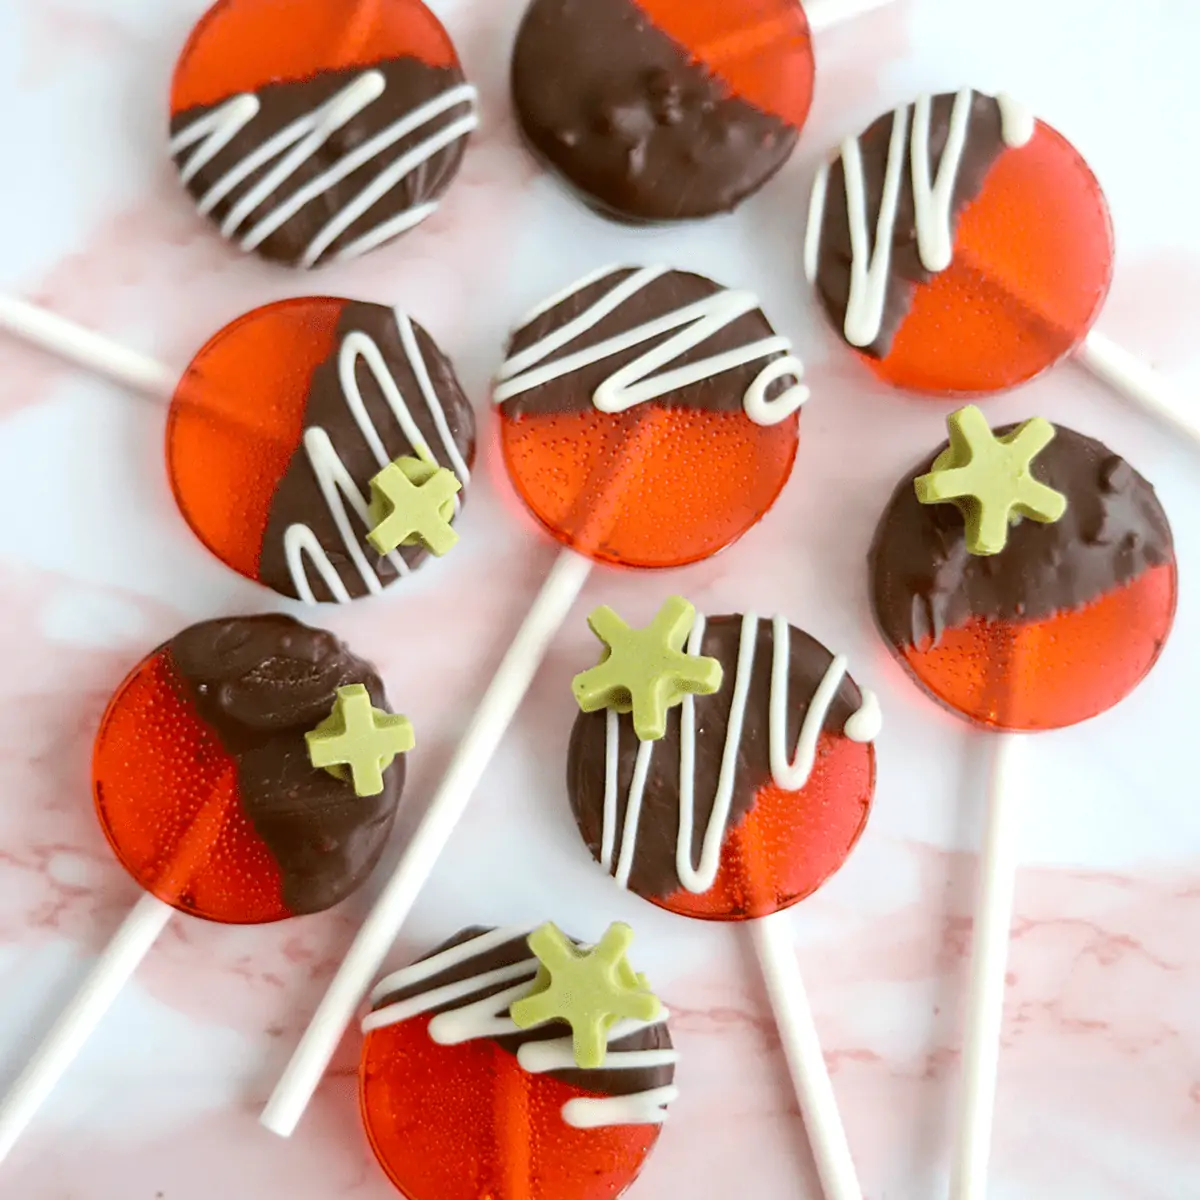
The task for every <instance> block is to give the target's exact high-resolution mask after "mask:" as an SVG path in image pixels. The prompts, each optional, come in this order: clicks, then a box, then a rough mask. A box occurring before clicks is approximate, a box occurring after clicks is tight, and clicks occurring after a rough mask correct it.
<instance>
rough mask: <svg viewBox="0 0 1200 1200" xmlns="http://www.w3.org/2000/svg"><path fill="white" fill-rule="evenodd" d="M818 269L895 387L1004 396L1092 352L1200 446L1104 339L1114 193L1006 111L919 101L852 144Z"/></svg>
mask: <svg viewBox="0 0 1200 1200" xmlns="http://www.w3.org/2000/svg"><path fill="white" fill-rule="evenodd" d="M804 266H805V273H806V275H807V276H808V279H809V281H810V282H811V283H812V284H813V286H814V287H815V289H816V292H817V296H818V298H819V300H820V302H821V304H822V306H823V307H824V309H825V311H826V313H827V315H828V316H829V319H830V321H831V322H832V323H833V326H834V328H835V329H836V330H837V332H838V334H839V335H840V336H841V337H842V338H843V340H844V341H845V342H846V343H847V344H848V345H849V346H850V347H851V348H852V349H854V350H855V351H856V352H857V353H858V355H859V357H860V358H861V359H862V360H863V361H864V362H865V363H866V364H867V365H868V366H869V367H870V369H871V370H872V371H874V372H875V374H876V375H878V376H879V377H880V378H881V379H883V380H885V381H886V382H888V383H891V384H893V385H895V386H896V387H900V388H905V389H908V390H911V391H917V392H926V393H930V394H933V395H946V396H961V395H984V394H990V393H992V392H997V391H1002V390H1005V389H1008V388H1011V387H1015V386H1016V385H1018V384H1020V383H1024V382H1025V381H1026V380H1029V379H1032V378H1033V377H1034V376H1036V375H1039V374H1040V373H1041V372H1042V371H1045V370H1046V369H1047V368H1049V367H1051V366H1053V365H1054V364H1055V363H1057V362H1058V361H1059V360H1060V359H1062V358H1064V357H1066V356H1067V355H1070V354H1072V353H1074V352H1077V357H1078V359H1079V361H1080V362H1081V363H1082V364H1083V365H1084V366H1086V367H1088V368H1089V369H1090V370H1092V371H1093V372H1094V373H1096V374H1097V375H1098V376H1099V377H1100V378H1102V379H1104V380H1105V381H1106V382H1108V383H1110V384H1111V385H1112V386H1113V387H1115V388H1116V389H1117V390H1118V391H1121V392H1123V393H1124V394H1126V395H1127V396H1128V397H1129V398H1131V399H1133V400H1135V401H1136V402H1138V403H1141V404H1143V405H1145V406H1147V407H1148V408H1150V409H1152V410H1153V411H1155V412H1157V413H1158V414H1159V415H1160V416H1164V417H1166V418H1167V419H1169V420H1172V421H1173V422H1175V423H1176V424H1178V425H1179V426H1180V427H1181V428H1183V429H1185V430H1186V431H1187V432H1188V433H1189V434H1191V435H1192V436H1200V432H1198V431H1200V426H1198V425H1197V423H1196V422H1195V421H1194V420H1191V419H1189V417H1188V416H1187V415H1186V414H1187V406H1186V405H1181V404H1180V403H1179V401H1178V399H1177V398H1176V397H1174V396H1173V395H1172V394H1171V390H1170V389H1169V388H1168V387H1167V385H1166V384H1165V382H1164V381H1163V380H1162V379H1161V378H1159V377H1158V376H1157V374H1156V373H1155V372H1154V371H1153V370H1152V369H1151V368H1149V367H1147V366H1146V365H1145V364H1143V363H1139V362H1138V361H1137V360H1136V359H1134V358H1133V357H1132V356H1131V355H1129V354H1128V353H1127V352H1125V351H1122V350H1121V349H1120V348H1119V347H1116V346H1114V345H1113V344H1112V343H1111V342H1109V341H1108V340H1107V339H1106V338H1104V337H1102V336H1101V335H1100V334H1098V333H1096V332H1094V331H1093V329H1092V326H1093V324H1094V322H1095V321H1096V318H1097V317H1098V316H1099V315H1100V310H1101V308H1102V306H1103V304H1104V301H1105V298H1106V297H1107V295H1108V288H1109V283H1110V281H1111V279H1112V270H1113V236H1112V225H1111V222H1110V219H1109V212H1108V205H1107V202H1106V201H1105V198H1104V193H1103V192H1102V191H1101V189H1100V185H1099V183H1098V182H1097V181H1096V178H1095V176H1094V175H1093V174H1092V172H1091V170H1090V169H1089V168H1088V165H1087V163H1086V162H1085V161H1084V159H1083V157H1082V156H1081V155H1080V153H1079V151H1077V150H1076V149H1075V148H1074V146H1072V145H1071V144H1070V142H1068V141H1067V140H1066V139H1065V138H1064V137H1063V136H1062V135H1061V134H1060V133H1058V132H1057V131H1056V130H1054V129H1052V128H1051V127H1050V126H1049V125H1047V124H1045V123H1044V122H1043V121H1039V120H1035V119H1034V117H1033V116H1032V115H1031V114H1030V113H1028V112H1027V111H1026V110H1025V109H1023V108H1022V107H1021V106H1020V105H1019V104H1017V103H1016V102H1015V101H1013V100H1012V99H1011V98H1009V97H1007V96H997V97H992V96H987V95H984V94H983V93H980V92H974V91H972V90H971V89H970V88H964V89H963V90H962V91H959V92H957V93H947V94H943V95H937V96H929V95H922V96H918V97H917V99H916V101H915V102H914V103H913V104H910V105H902V106H901V107H900V108H898V109H896V110H895V111H894V112H891V113H888V114H886V115H885V116H883V117H880V118H879V120H877V121H876V122H875V123H874V124H872V125H871V126H869V127H868V128H867V129H866V130H865V132H863V133H862V134H861V135H860V136H859V137H850V138H847V139H846V140H845V141H844V142H843V143H842V144H841V146H840V147H839V148H838V151H837V153H836V155H835V156H834V157H833V159H832V160H831V161H830V162H829V163H827V164H826V165H824V166H822V167H821V168H820V170H819V171H818V172H817V177H816V182H815V184H814V186H813V191H812V199H811V202H810V207H809V216H808V228H807V233H806V237H805V247H804Z"/></svg>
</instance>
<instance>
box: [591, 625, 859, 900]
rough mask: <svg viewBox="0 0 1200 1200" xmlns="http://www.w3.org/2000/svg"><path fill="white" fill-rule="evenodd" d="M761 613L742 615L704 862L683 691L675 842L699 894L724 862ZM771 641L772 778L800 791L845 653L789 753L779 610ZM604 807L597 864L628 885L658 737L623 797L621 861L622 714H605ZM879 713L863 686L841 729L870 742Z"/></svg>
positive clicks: (682, 871)
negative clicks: (695, 848) (696, 845)
mask: <svg viewBox="0 0 1200 1200" xmlns="http://www.w3.org/2000/svg"><path fill="white" fill-rule="evenodd" d="M758 624H759V618H758V617H757V616H756V615H755V614H754V613H747V614H746V615H745V616H743V617H742V631H741V637H740V638H739V641H738V658H737V667H736V669H735V671H734V680H733V698H732V700H731V702H730V709H729V723H728V726H727V728H726V735H725V746H724V749H723V751H722V754H721V767H720V770H719V772H718V775H717V791H716V795H715V796H714V798H713V804H712V811H711V813H710V814H709V818H708V825H707V826H706V827H705V830H704V841H703V843H702V844H701V850H700V862H699V864H696V863H693V861H692V839H693V833H694V830H695V787H696V701H695V698H694V697H693V696H685V697H684V700H683V705H682V709H681V712H680V718H679V720H680V726H679V831H678V836H677V838H676V842H675V872H676V874H677V875H678V876H679V882H680V884H681V885H682V886H683V887H684V888H685V889H686V890H687V891H689V892H692V893H693V894H696V895H699V894H700V893H702V892H706V891H708V889H709V888H711V887H712V886H713V884H714V883H715V882H716V879H717V873H718V872H719V870H720V867H721V848H722V846H723V844H724V842H725V833H726V830H727V827H728V824H729V813H730V809H731V807H732V803H733V787H734V783H735V781H736V776H737V767H738V760H739V758H740V757H741V748H742V734H743V730H744V727H745V720H746V707H747V704H748V702H749V698H750V681H751V676H752V673H753V670H754V656H755V651H756V649H757V646H758ZM705 628H706V620H705V617H704V616H703V615H702V614H700V613H697V614H696V623H695V625H694V626H693V627H692V632H691V635H690V636H689V638H688V644H687V652H688V653H689V654H699V653H700V648H701V646H702V644H703V641H704V630H705ZM771 628H772V634H773V641H774V646H773V650H772V659H771V693H770V701H769V705H770V706H769V709H768V730H769V754H770V764H771V778H772V780H773V782H774V783H775V785H776V787H779V788H782V789H783V790H785V791H789V792H798V791H800V790H801V789H802V788H803V787H804V786H805V785H806V784H807V783H808V780H809V776H810V775H811V774H812V769H813V766H814V764H815V762H816V757H817V745H818V742H819V740H820V737H821V731H822V730H823V729H824V728H825V721H826V719H827V718H828V716H829V710H830V708H831V707H832V706H833V702H834V700H835V699H836V697H837V693H838V688H839V687H841V685H842V679H843V678H844V677H845V674H846V666H847V664H846V659H845V658H844V657H843V656H842V655H840V654H839V655H836V656H835V657H834V659H833V661H832V662H831V663H830V664H829V669H828V670H827V671H826V672H825V675H824V678H822V680H821V682H820V684H819V685H818V687H817V690H816V692H815V693H814V694H813V697H812V700H811V701H810V702H809V705H808V711H807V713H806V714H805V717H804V723H803V725H802V726H801V728H800V736H799V738H798V739H797V741H796V747H795V751H794V752H793V753H792V754H791V757H790V758H789V750H788V745H787V724H788V673H789V667H790V664H791V626H790V625H788V623H787V621H786V620H785V619H784V618H783V617H775V618H774V620H773V622H772V625H771ZM605 717H606V721H607V725H606V730H605V756H604V758H605V769H604V814H603V826H602V833H601V843H600V865H601V866H602V867H603V868H604V869H605V870H606V871H610V872H612V873H613V875H614V876H615V878H616V880H617V882H618V883H619V884H620V885H621V886H622V887H628V886H629V876H630V874H631V872H632V870H633V860H634V856H635V855H636V854H637V837H638V826H639V823H640V821H641V813H642V801H643V798H644V796H645V791H646V780H647V778H648V777H649V774H650V765H651V763H652V761H653V758H654V748H655V745H656V744H657V743H655V742H642V743H641V744H640V745H639V746H638V752H637V758H636V759H635V760H634V768H633V778H632V780H630V786H629V794H628V795H627V797H626V803H625V820H624V823H623V824H622V826H621V830H620V833H621V844H620V854H619V857H618V858H617V863H616V867H615V869H614V867H613V855H614V853H615V852H616V850H617V832H618V830H617V825H618V822H617V792H618V790H619V789H618V775H619V766H620V753H621V725H620V718H619V717H618V715H617V713H616V712H614V711H613V710H612V709H609V710H608V711H607V712H606V714H605ZM880 726H881V717H880V712H879V701H878V700H877V699H876V698H875V695H874V693H873V692H870V691H867V689H866V688H864V689H862V707H861V708H860V709H859V710H858V712H856V713H854V714H853V715H852V716H851V717H850V719H849V720H848V721H847V722H846V725H845V729H844V731H843V732H844V733H845V735H846V737H848V738H850V740H851V741H855V742H873V741H874V740H875V738H876V737H878V736H879V730H880Z"/></svg>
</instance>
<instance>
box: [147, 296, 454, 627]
mask: <svg viewBox="0 0 1200 1200" xmlns="http://www.w3.org/2000/svg"><path fill="white" fill-rule="evenodd" d="M474 458H475V418H474V413H473V411H472V409H471V404H470V401H469V400H468V399H467V397H466V396H465V395H464V393H463V390H462V388H461V386H460V385H459V382H458V379H457V377H456V376H455V373H454V368H453V366H452V365H451V363H450V361H449V359H447V358H446V356H445V355H444V354H443V353H442V351H441V350H440V349H439V348H438V346H437V345H436V344H435V343H434V341H433V339H432V338H431V337H430V336H429V335H428V334H427V333H426V332H425V330H423V329H422V328H421V327H420V326H419V325H418V324H416V322H414V321H412V320H410V318H409V317H407V316H406V315H405V314H404V313H402V312H400V311H399V310H396V309H391V308H388V307H386V306H384V305H381V304H363V303H359V302H356V301H352V300H336V299H332V298H329V297H303V298H301V299H296V300H283V301H280V302H278V303H276V304H269V305H267V306H266V307H264V308H258V309H255V310H253V311H252V312H249V313H247V314H245V315H244V316H242V317H239V318H238V319H237V320H236V321H234V322H232V323H231V324H229V325H227V326H226V327H225V328H224V329H222V330H221V331H220V332H219V333H217V334H216V335H215V336H214V337H213V338H211V339H210V340H209V342H208V344H207V345H206V346H204V348H203V349H202V350H200V352H199V353H198V354H197V355H196V357H195V358H194V359H193V360H192V363H191V365H190V366H189V367H188V369H187V371H186V372H185V373H184V375H183V378H182V379H181V380H180V382H179V385H178V387H177V388H176V390H175V393H174V398H173V399H172V402H171V410H170V414H169V416H168V419H167V469H168V473H169V475H170V479H171V487H172V490H173V491H174V493H175V498H176V500H177V502H178V504H179V507H180V511H181V512H182V513H183V515H184V517H185V518H186V520H187V522H188V524H189V525H190V526H191V527H192V529H193V530H194V531H195V533H196V536H197V537H199V538H200V540H201V541H202V542H203V543H204V544H205V545H206V546H207V547H208V548H209V549H210V550H211V551H212V552H213V553H214V554H215V555H216V556H217V557H218V558H220V559H221V561H222V562H224V563H225V564H226V565H228V566H230V567H232V568H233V569H234V570H235V571H238V572H239V573H240V574H242V575H245V576H246V577H247V578H250V579H253V580H256V581H257V582H259V583H263V584H265V585H266V586H268V587H270V588H274V589H275V590H276V591H278V592H280V593H282V594H283V595H285V596H292V597H295V598H297V599H300V600H304V601H306V602H308V603H310V604H313V603H317V602H320V601H334V600H336V601H339V602H342V603H347V602H349V601H350V600H353V599H356V598H358V597H361V596H367V595H378V594H379V593H380V592H382V591H383V589H384V588H385V587H386V586H387V585H388V584H390V583H392V582H394V581H395V580H397V579H399V578H403V577H404V576H407V575H408V574H410V573H411V572H412V571H413V570H414V569H415V568H416V567H417V566H419V565H420V563H421V562H422V561H423V560H424V559H426V558H427V557H428V555H429V553H430V552H432V553H434V554H445V553H446V552H447V551H448V550H450V549H451V548H452V547H453V546H454V544H455V542H456V541H457V534H455V532H454V531H453V529H452V528H451V524H452V521H453V517H454V515H455V512H456V504H457V502H458V501H459V500H460V499H461V494H460V493H461V491H462V489H463V488H464V487H465V486H466V485H467V484H468V483H469V482H470V478H471V473H470V467H471V464H472V463H473V462H474Z"/></svg>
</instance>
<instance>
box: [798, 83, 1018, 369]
mask: <svg viewBox="0 0 1200 1200" xmlns="http://www.w3.org/2000/svg"><path fill="white" fill-rule="evenodd" d="M974 94H975V93H974V92H972V90H971V89H970V88H963V89H962V90H961V91H960V92H958V93H957V94H956V95H955V97H954V104H953V107H952V108H951V111H950V125H949V129H948V131H947V135H946V145H945V149H944V150H943V151H942V157H941V160H940V161H939V163H938V165H937V170H936V172H935V173H934V174H933V176H932V178H931V175H930V172H931V169H932V168H931V165H930V159H931V157H932V152H931V149H930V117H931V114H932V111H933V97H931V96H929V95H921V96H918V97H917V99H916V101H915V102H914V103H913V104H912V105H911V106H910V105H901V106H900V107H899V108H898V109H896V110H895V112H894V113H893V114H892V135H891V139H890V141H889V142H888V157H887V165H886V168H885V170H884V178H883V192H882V195H881V197H880V203H879V215H878V217H877V218H876V221H875V238H874V242H872V240H871V234H870V231H869V229H868V227H867V210H868V204H867V194H866V185H865V181H864V177H863V161H862V148H861V146H860V145H859V139H858V138H856V137H850V138H847V139H846V140H845V141H844V142H842V144H841V147H840V152H839V155H838V157H840V158H841V161H842V171H843V174H844V176H845V182H846V210H847V213H848V215H849V221H850V293H849V298H848V299H847V302H846V317H845V323H844V325H843V333H844V335H845V338H846V341H848V342H849V343H850V345H852V346H869V345H871V343H872V342H874V341H875V340H876V338H878V337H879V332H880V330H881V329H882V327H883V310H884V305H885V303H886V301H887V284H888V276H889V273H890V271H891V258H892V237H893V234H894V232H895V227H896V214H897V211H898V208H899V204H900V196H901V193H902V191H903V186H902V184H903V177H904V171H905V168H906V166H907V169H908V171H909V173H910V178H911V182H912V191H913V202H914V219H915V224H916V232H917V250H918V252H919V254H920V257H921V265H922V266H923V267H924V268H925V269H926V270H927V271H930V272H933V273H935V274H936V273H937V272H939V271H944V270H945V269H946V268H947V267H948V266H949V265H950V263H951V262H952V261H953V257H954V229H953V221H954V211H953V210H954V189H955V185H956V184H957V182H958V173H959V170H960V168H961V167H962V160H963V154H964V151H965V150H966V144H967V134H968V131H969V126H970V121H971V105H972V101H973V98H974ZM995 102H996V105H997V107H998V108H999V110H1000V136H1001V139H1002V140H1003V142H1004V144H1005V145H1006V146H1008V147H1011V148H1013V149H1015V148H1017V147H1020V146H1023V145H1025V143H1026V142H1028V141H1029V140H1030V138H1032V137H1033V134H1034V130H1035V128H1036V123H1035V121H1034V118H1033V116H1032V114H1031V113H1029V112H1028V110H1026V109H1024V108H1022V107H1021V105H1019V104H1018V103H1017V102H1016V101H1014V100H1013V99H1012V98H1011V97H1009V96H1005V95H999V96H996V97H995ZM910 119H911V122H912V135H911V137H910V136H909V121H910ZM835 161H836V160H835ZM829 168H830V164H828V163H826V164H824V165H822V166H821V168H820V169H819V170H818V171H817V177H816V180H815V182H814V183H813V190H812V197H811V199H810V201H809V209H808V228H807V230H806V231H805V238H804V272H805V275H807V277H808V279H809V282H812V281H813V280H815V279H816V277H817V271H818V270H819V268H820V255H821V231H822V228H823V226H824V221H825V209H826V205H827V203H828V191H829Z"/></svg>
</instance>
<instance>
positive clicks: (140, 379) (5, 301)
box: [0, 296, 179, 400]
mask: <svg viewBox="0 0 1200 1200" xmlns="http://www.w3.org/2000/svg"><path fill="white" fill-rule="evenodd" d="M0 330H4V331H5V332H6V333H10V334H12V335H13V337H16V338H20V339H21V340H22V341H25V342H29V343H30V344H31V345H34V346H37V347H39V348H40V349H42V350H45V351H47V352H48V353H50V354H53V355H55V356H57V357H58V358H62V359H65V360H66V361H67V362H70V363H74V364H75V365H76V366H77V367H83V368H84V369H85V370H88V371H94V372H95V373H96V374H97V375H100V376H102V377H103V378H105V379H108V380H111V381H112V382H113V383H118V384H121V385H122V386H124V387H127V388H130V389H132V390H133V391H135V392H141V393H144V394H145V395H148V396H153V397H155V398H157V399H160V400H170V398H171V396H172V394H173V393H174V391H175V385H176V384H177V383H178V382H179V376H178V374H177V373H176V372H174V371H171V370H169V369H168V368H167V367H164V366H163V365H162V364H161V363H156V362H155V361H154V360H153V359H150V358H146V357H144V356H143V355H141V354H138V353H137V352H136V351H133V350H126V349H125V347H124V346H119V345H117V343H115V342H111V341H109V340H108V338H105V337H102V336H101V335H100V334H98V333H93V332H92V331H91V330H90V329H84V328H83V326H81V325H76V324H75V323H74V322H73V321H68V320H67V319H66V318H65V317H60V316H59V315H58V314H57V313H52V312H50V311H49V310H48V309H44V308H39V307H38V306H37V305H36V304H29V303H28V302H26V301H24V300H18V299H17V298H16V297H14V296H0Z"/></svg>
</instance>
